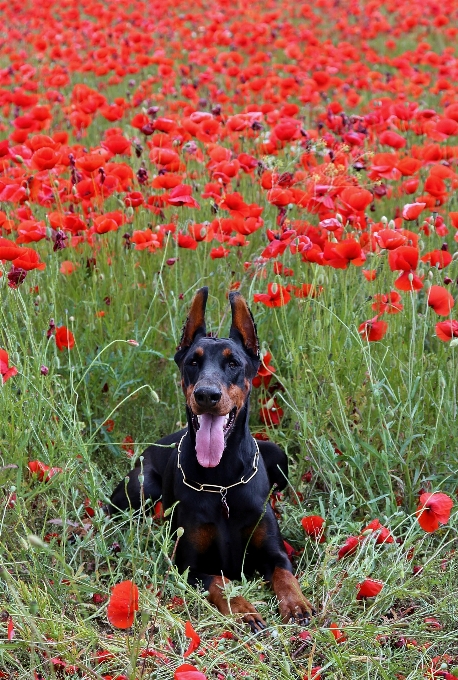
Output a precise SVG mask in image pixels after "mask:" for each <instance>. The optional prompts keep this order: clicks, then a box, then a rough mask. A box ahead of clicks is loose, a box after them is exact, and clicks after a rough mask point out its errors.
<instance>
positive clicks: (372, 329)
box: [358, 316, 388, 342]
mask: <svg viewBox="0 0 458 680" xmlns="http://www.w3.org/2000/svg"><path fill="white" fill-rule="evenodd" d="M387 330H388V324H387V322H386V321H378V316H374V318H373V319H369V320H368V321H364V322H363V323H362V324H361V325H360V326H359V328H358V333H360V335H362V337H363V338H364V339H365V340H368V341H369V342H377V341H378V340H382V338H384V337H385V334H386V332H387Z"/></svg>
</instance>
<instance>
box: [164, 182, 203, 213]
mask: <svg viewBox="0 0 458 680" xmlns="http://www.w3.org/2000/svg"><path fill="white" fill-rule="evenodd" d="M191 194H192V187H190V186H188V185H187V184H179V185H178V186H176V187H175V188H174V189H172V191H171V192H170V194H169V195H168V196H166V200H167V203H169V204H170V205H175V206H185V207H186V208H197V209H198V210H199V209H200V205H199V204H198V203H197V201H196V199H195V198H193V197H192V196H191Z"/></svg>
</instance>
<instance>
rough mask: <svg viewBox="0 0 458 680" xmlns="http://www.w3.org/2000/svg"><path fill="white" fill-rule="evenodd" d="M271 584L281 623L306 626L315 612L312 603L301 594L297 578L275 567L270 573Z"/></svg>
mask: <svg viewBox="0 0 458 680" xmlns="http://www.w3.org/2000/svg"><path fill="white" fill-rule="evenodd" d="M272 586H273V589H274V591H275V595H276V596H277V599H278V607H279V609H280V615H281V618H282V621H283V623H299V624H300V625H302V626H308V624H309V623H310V619H311V617H312V616H313V615H314V614H315V613H316V612H315V610H314V608H313V605H312V604H311V603H310V602H309V601H308V600H307V598H305V597H304V596H303V594H302V592H301V589H300V586H299V583H298V581H297V579H296V578H295V577H294V576H293V575H292V574H291V573H290V572H289V571H287V570H286V569H281V568H279V567H277V568H276V569H275V570H274V573H273V575H272Z"/></svg>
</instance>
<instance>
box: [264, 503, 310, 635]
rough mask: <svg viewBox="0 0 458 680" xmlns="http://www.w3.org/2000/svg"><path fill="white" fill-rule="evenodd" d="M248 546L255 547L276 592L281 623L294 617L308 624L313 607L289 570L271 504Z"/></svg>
mask: <svg viewBox="0 0 458 680" xmlns="http://www.w3.org/2000/svg"><path fill="white" fill-rule="evenodd" d="M251 546H252V548H254V549H255V550H257V551H258V555H259V562H258V563H259V566H260V570H261V571H262V573H263V575H264V578H265V579H266V580H267V581H269V582H270V584H271V586H272V589H273V591H274V592H275V595H276V596H277V600H278V608H279V610H280V615H281V618H282V621H283V623H289V622H291V621H292V622H294V621H296V622H297V623H301V624H303V625H308V623H309V622H310V618H311V616H312V615H313V614H314V613H315V610H314V608H313V605H312V604H311V603H310V602H309V601H308V600H307V598H306V597H304V595H303V594H302V591H301V588H300V585H299V582H298V580H297V578H296V577H295V576H294V574H293V573H292V568H291V562H290V561H289V559H288V556H287V554H286V551H285V548H284V544H283V540H282V537H281V535H280V529H279V527H278V524H277V520H276V518H275V515H274V513H273V510H272V508H271V507H270V506H268V508H267V510H266V515H265V517H264V519H263V520H262V521H261V522H260V523H259V525H258V526H257V528H256V529H255V531H254V533H253V536H252V540H251ZM261 565H262V567H261Z"/></svg>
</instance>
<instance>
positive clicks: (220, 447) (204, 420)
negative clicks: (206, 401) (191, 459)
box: [196, 413, 225, 468]
mask: <svg viewBox="0 0 458 680" xmlns="http://www.w3.org/2000/svg"><path fill="white" fill-rule="evenodd" d="M224 421H225V417H224V416H212V415H211V414H210V413H204V414H203V415H202V416H199V429H198V430H197V432H196V453H197V460H198V461H199V463H200V465H202V467H206V468H211V467H216V466H217V465H218V463H219V461H220V460H221V456H222V455H223V451H224V429H223V428H224Z"/></svg>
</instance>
